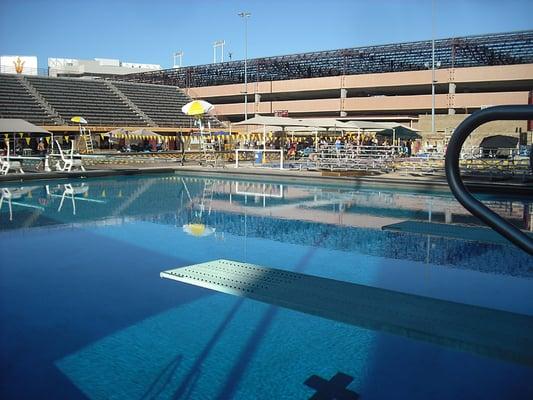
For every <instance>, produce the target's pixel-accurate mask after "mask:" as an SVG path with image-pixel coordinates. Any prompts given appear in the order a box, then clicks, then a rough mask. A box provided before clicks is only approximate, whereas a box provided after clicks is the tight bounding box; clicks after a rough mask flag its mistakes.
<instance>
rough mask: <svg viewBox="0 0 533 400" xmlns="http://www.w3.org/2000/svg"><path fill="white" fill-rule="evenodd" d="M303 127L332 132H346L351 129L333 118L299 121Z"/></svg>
mask: <svg viewBox="0 0 533 400" xmlns="http://www.w3.org/2000/svg"><path fill="white" fill-rule="evenodd" d="M299 121H301V122H302V123H303V124H304V125H305V126H309V127H315V128H325V129H327V130H333V131H342V132H344V131H347V130H349V129H351V127H350V126H349V125H348V124H346V122H342V121H338V120H336V119H335V118H312V119H300V120H299Z"/></svg>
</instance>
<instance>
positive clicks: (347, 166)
mask: <svg viewBox="0 0 533 400" xmlns="http://www.w3.org/2000/svg"><path fill="white" fill-rule="evenodd" d="M397 153H398V147H395V146H336V145H322V146H320V148H319V149H318V152H317V168H319V169H330V170H381V169H386V168H387V167H388V166H389V165H390V164H391V163H392V162H393V161H394V159H395V157H396V154H397Z"/></svg>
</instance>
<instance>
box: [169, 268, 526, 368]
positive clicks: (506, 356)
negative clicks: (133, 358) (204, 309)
mask: <svg viewBox="0 0 533 400" xmlns="http://www.w3.org/2000/svg"><path fill="white" fill-rule="evenodd" d="M160 276H161V277H162V278H166V279H172V280H175V281H180V282H184V283H188V284H191V285H196V286H200V287H204V288H208V289H211V290H215V291H218V292H222V293H228V294H232V295H235V296H243V297H248V298H250V299H254V300H258V301H262V302H265V303H269V304H273V305H276V306H281V307H285V308H289V309H292V310H296V311H300V312H304V313H308V314H312V315H316V316H319V317H323V318H327V319H331V320H335V321H339V322H343V323H347V324H351V325H356V326H360V327H363V328H368V329H372V330H375V331H384V332H389V333H393V334H396V335H401V336H406V337H409V338H413V339H417V340H424V341H427V342H431V343H435V344H438V345H442V346H446V347H450V348H453V349H456V350H465V351H470V352H473V353H476V354H480V355H483V356H488V357H494V358H498V359H502V360H505V361H512V362H515V363H521V364H526V365H528V366H533V317H532V316H528V315H522V314H515V313H511V312H507V311H500V310H494V309H489V308H484V307H478V306H472V305H467V304H462V303H455V302H451V301H445V300H438V299H433V298H429V297H423V296H417V295H412V294H407V293H401V292H395V291H391V290H385V289H379V288H374V287H369V286H364V285H359V284H354V283H348V282H343V281H337V280H334V279H327V278H320V277H316V276H312V275H306V274H301V273H295V272H290V271H285V270H280V269H274V268H267V267H261V266H258V265H253V264H247V263H241V262H236V261H228V260H216V261H212V262H207V263H202V264H196V265H191V266H188V267H183V268H177V269H172V270H169V271H163V272H161V274H160Z"/></svg>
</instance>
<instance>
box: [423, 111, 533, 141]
mask: <svg viewBox="0 0 533 400" xmlns="http://www.w3.org/2000/svg"><path fill="white" fill-rule="evenodd" d="M468 116H469V114H462V115H459V114H456V115H436V116H435V131H436V134H432V133H431V115H420V116H419V118H418V122H416V123H415V124H414V125H413V127H414V128H416V129H419V130H420V131H421V132H420V133H421V135H422V138H423V141H429V142H430V143H432V144H436V143H437V142H439V141H443V140H444V139H445V137H449V136H450V135H451V134H452V132H453V130H454V129H455V128H456V127H457V126H458V125H459V124H460V123H461V122H462V121H463V120H464V119H465V118H467V117H468ZM526 124H527V122H526V121H492V122H489V123H487V124H484V125H481V126H480V127H479V128H477V129H476V130H475V131H474V132H473V133H472V134H471V135H470V137H469V138H468V139H467V141H466V143H465V147H469V146H477V145H479V143H480V142H481V140H483V138H485V137H487V136H492V135H509V136H513V137H517V138H518V137H519V131H520V130H521V131H523V132H525V131H526ZM528 143H529V144H530V143H531V134H529V135H528Z"/></svg>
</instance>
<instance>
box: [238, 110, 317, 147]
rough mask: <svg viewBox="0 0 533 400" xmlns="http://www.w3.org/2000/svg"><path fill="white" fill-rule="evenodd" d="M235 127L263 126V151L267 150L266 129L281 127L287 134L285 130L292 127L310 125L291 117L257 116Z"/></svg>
mask: <svg viewBox="0 0 533 400" xmlns="http://www.w3.org/2000/svg"><path fill="white" fill-rule="evenodd" d="M233 125H262V126H263V149H265V148H266V127H267V126H276V127H280V128H281V130H282V132H285V128H287V127H290V126H300V127H301V126H305V127H308V126H309V125H308V124H307V122H303V120H299V119H294V118H289V117H270V116H262V115H256V116H255V117H253V118H249V119H247V120H244V121H240V122H237V123H235V124H233Z"/></svg>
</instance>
